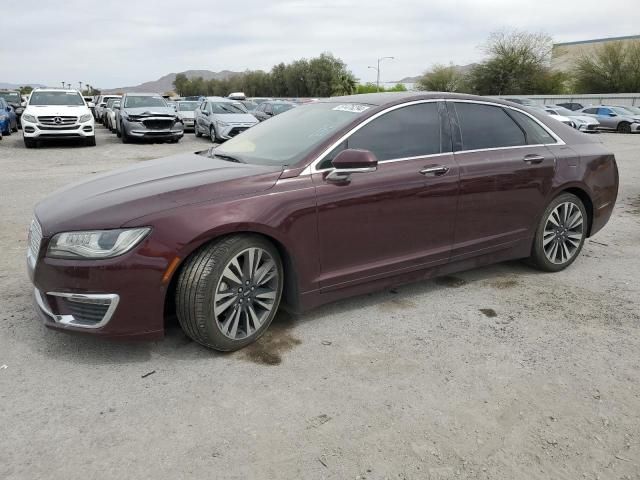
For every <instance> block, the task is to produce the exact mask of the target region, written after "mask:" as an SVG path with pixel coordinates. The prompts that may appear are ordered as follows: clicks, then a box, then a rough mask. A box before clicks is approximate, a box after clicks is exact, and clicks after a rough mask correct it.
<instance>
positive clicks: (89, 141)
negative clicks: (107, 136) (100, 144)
mask: <svg viewBox="0 0 640 480" xmlns="http://www.w3.org/2000/svg"><path fill="white" fill-rule="evenodd" d="M84 144H85V145H86V146H87V147H95V146H96V137H95V136H94V137H87V138H85V140H84Z"/></svg>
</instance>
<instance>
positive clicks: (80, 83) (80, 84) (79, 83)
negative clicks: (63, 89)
mask: <svg viewBox="0 0 640 480" xmlns="http://www.w3.org/2000/svg"><path fill="white" fill-rule="evenodd" d="M78 85H79V86H80V95H82V82H78Z"/></svg>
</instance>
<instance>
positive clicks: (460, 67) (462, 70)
mask: <svg viewBox="0 0 640 480" xmlns="http://www.w3.org/2000/svg"><path fill="white" fill-rule="evenodd" d="M476 65H477V64H476V63H470V64H468V65H453V68H455V69H456V70H457V71H458V73H461V74H463V75H466V74H467V73H469V72H470V71H471V69H472V68H473V67H475V66H476ZM427 70H428V69H427ZM421 78H422V75H416V76H415V77H404V78H403V79H402V80H398V81H394V82H388V83H417V82H418V80H420V79H421Z"/></svg>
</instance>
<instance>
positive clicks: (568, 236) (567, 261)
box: [531, 193, 588, 272]
mask: <svg viewBox="0 0 640 480" xmlns="http://www.w3.org/2000/svg"><path fill="white" fill-rule="evenodd" d="M587 223H588V217H587V211H586V209H585V208H584V204H583V203H582V200H580V199H579V198H578V197H576V196H575V195H573V194H571V193H564V194H562V195H559V196H558V197H556V198H555V199H553V201H552V202H551V203H550V204H549V206H548V207H547V208H546V210H545V212H544V214H543V215H542V220H540V223H539V225H538V229H537V231H536V236H535V239H534V245H533V252H532V255H531V261H532V263H533V264H534V265H535V266H536V267H538V268H539V269H540V270H545V271H547V272H558V271H560V270H563V269H565V268H567V267H568V266H569V265H571V264H572V263H573V262H574V261H575V259H576V258H577V257H578V254H579V253H580V251H581V250H582V246H583V245H584V241H585V238H586V236H587V227H588V225H587Z"/></svg>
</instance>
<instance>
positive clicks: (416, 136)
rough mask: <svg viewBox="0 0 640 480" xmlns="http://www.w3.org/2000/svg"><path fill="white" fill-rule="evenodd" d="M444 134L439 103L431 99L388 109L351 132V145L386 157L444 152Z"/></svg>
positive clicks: (380, 157) (348, 143) (380, 158)
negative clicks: (442, 137) (441, 138)
mask: <svg viewBox="0 0 640 480" xmlns="http://www.w3.org/2000/svg"><path fill="white" fill-rule="evenodd" d="M440 137H441V132H440V117H439V115H438V104H437V103H436V102H429V103H421V104H418V105H411V106H408V107H402V108H398V109H397V110H393V111H391V112H389V113H385V114H384V115H382V116H381V117H378V118H376V119H375V120H373V121H371V122H370V123H368V124H367V125H365V126H364V127H362V128H361V129H360V130H358V131H357V132H355V133H354V134H353V135H351V136H350V137H349V138H348V140H347V145H348V148H361V149H365V150H370V151H372V152H373V153H374V154H375V155H376V157H377V158H378V160H379V161H384V160H391V159H395V158H405V157H417V156H421V155H430V154H434V153H440Z"/></svg>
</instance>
